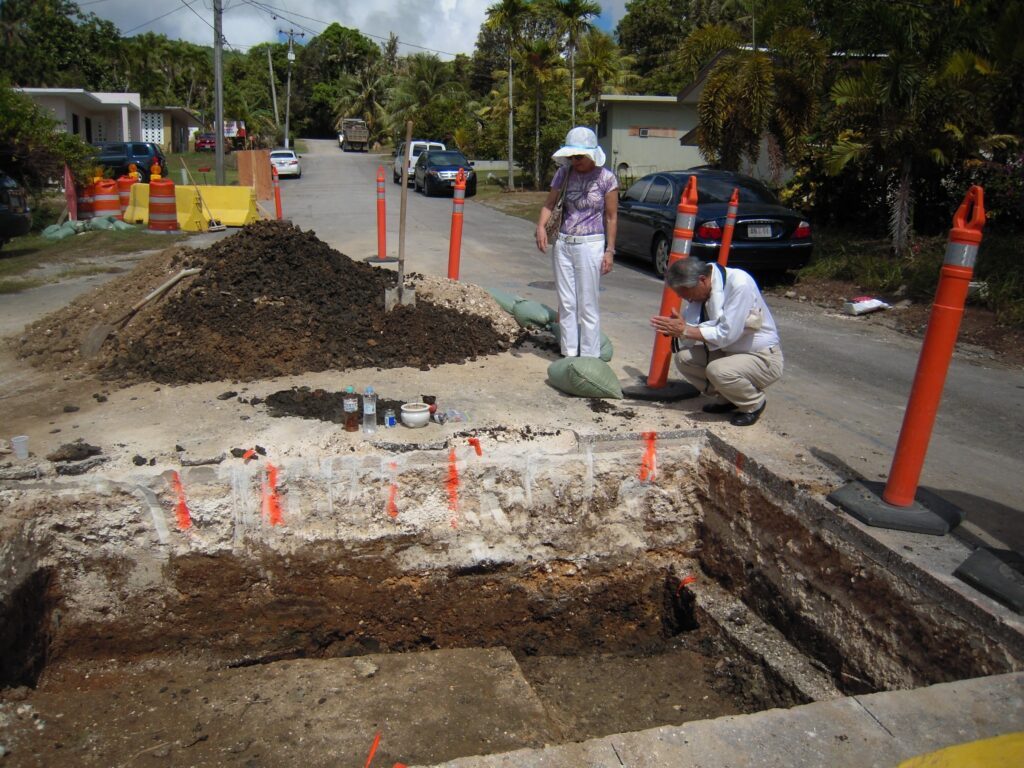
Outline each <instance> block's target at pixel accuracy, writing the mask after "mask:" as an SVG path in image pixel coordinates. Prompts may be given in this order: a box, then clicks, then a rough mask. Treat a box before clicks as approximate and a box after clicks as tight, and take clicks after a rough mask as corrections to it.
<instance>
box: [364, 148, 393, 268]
mask: <svg viewBox="0 0 1024 768" xmlns="http://www.w3.org/2000/svg"><path fill="white" fill-rule="evenodd" d="M386 186H387V185H386V184H385V183H384V166H383V165H381V166H378V167H377V254H376V255H375V256H367V257H366V258H365V259H363V261H365V262H367V263H368V264H390V263H393V262H396V261H398V259H396V258H395V257H393V256H391V257H389V256H388V239H387V226H388V217H387V208H386V201H385V197H384V190H385V188H386Z"/></svg>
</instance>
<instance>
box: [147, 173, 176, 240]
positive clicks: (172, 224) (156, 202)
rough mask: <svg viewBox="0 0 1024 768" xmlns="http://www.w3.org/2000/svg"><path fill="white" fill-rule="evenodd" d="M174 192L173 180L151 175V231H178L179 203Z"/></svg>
mask: <svg viewBox="0 0 1024 768" xmlns="http://www.w3.org/2000/svg"><path fill="white" fill-rule="evenodd" d="M157 167H158V166H157ZM174 194H175V193H174V182H173V181H171V180H170V179H160V178H158V179H153V177H150V181H149V230H150V231H151V232H177V231H178V204H177V201H176V200H175V197H174Z"/></svg>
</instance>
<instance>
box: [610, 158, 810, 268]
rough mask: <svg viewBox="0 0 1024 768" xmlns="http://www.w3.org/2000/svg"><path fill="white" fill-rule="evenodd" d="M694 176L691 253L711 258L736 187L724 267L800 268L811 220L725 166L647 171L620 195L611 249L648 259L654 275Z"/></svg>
mask: <svg viewBox="0 0 1024 768" xmlns="http://www.w3.org/2000/svg"><path fill="white" fill-rule="evenodd" d="M691 176H696V177H697V221H696V223H695V225H694V232H693V244H692V250H691V254H692V255H693V256H696V257H698V258H700V259H703V260H704V261H716V260H717V259H718V251H719V248H720V247H721V244H722V235H723V234H724V232H725V220H726V213H727V211H728V208H729V198H730V197H732V191H733V189H734V188H738V189H739V193H740V203H739V212H738V214H737V216H736V228H735V229H734V231H733V237H732V247H731V248H730V249H729V266H730V267H740V268H741V269H745V270H747V271H748V272H756V273H759V274H764V273H768V272H781V271H783V270H787V269H799V268H800V267H803V266H805V265H806V264H807V262H808V261H809V260H810V258H811V249H812V247H813V244H812V241H811V225H810V223H808V221H807V219H805V218H804V217H803V215H802V214H801V213H800V212H799V211H794V210H791V209H789V208H785V207H783V206H781V205H779V201H778V200H777V199H776V197H775V195H773V194H772V193H771V192H770V191H769V190H768V188H767V187H765V186H764V185H763V184H761V182H759V181H757V180H756V179H752V178H750V177H749V176H744V175H742V174H739V173H732V172H730V171H715V170H708V169H691V170H689V171H663V172H659V173H651V174H648V175H647V176H644V177H643V178H642V179H640V180H639V181H637V182H636V183H635V184H633V185H632V186H631V187H629V189H627V190H626V191H625V192H624V193H623V194H622V196H621V197H620V199H619V226H618V234H617V235H616V238H615V248H616V250H617V251H619V252H621V253H628V254H632V255H634V256H641V257H646V258H649V259H650V260H651V263H652V264H653V266H654V271H655V272H656V273H657V274H658V277H663V276H664V274H665V269H666V268H667V267H668V257H669V252H670V250H671V248H672V230H673V229H674V228H675V222H676V211H677V209H678V207H679V198H680V196H681V195H682V193H683V190H684V189H686V185H687V183H688V182H689V180H690V177H691Z"/></svg>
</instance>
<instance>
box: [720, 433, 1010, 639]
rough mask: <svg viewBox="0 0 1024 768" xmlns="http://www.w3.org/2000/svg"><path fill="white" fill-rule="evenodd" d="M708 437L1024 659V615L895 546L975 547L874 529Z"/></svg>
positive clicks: (956, 557)
mask: <svg viewBox="0 0 1024 768" xmlns="http://www.w3.org/2000/svg"><path fill="white" fill-rule="evenodd" d="M706 439H707V444H708V446H709V447H710V448H711V449H712V450H713V451H715V452H716V453H717V454H718V455H719V456H720V457H721V458H722V460H723V461H725V462H726V463H728V464H732V465H733V466H735V467H737V472H738V473H739V472H742V473H743V474H746V475H747V476H748V477H749V478H750V479H751V480H753V481H755V482H756V483H758V484H760V485H762V486H763V487H765V488H766V489H768V490H769V491H770V492H771V493H772V494H773V495H774V496H775V497H776V498H777V499H779V500H780V501H782V502H784V503H785V505H786V506H788V507H789V508H790V509H793V510H795V511H798V512H799V513H800V514H801V515H802V516H804V517H805V518H806V519H807V520H808V521H810V522H812V523H813V524H815V525H818V526H820V527H821V529H822V530H825V531H828V532H829V533H831V534H832V535H834V536H836V537H838V538H839V539H841V540H842V541H845V542H846V543H847V544H849V545H851V546H854V547H856V548H857V549H858V550H859V551H860V552H861V553H862V554H863V555H864V556H866V557H867V558H869V559H870V560H872V561H873V562H874V563H875V564H877V565H878V566H880V567H882V568H884V569H886V570H888V571H889V572H890V573H892V574H894V575H895V576H897V577H898V578H900V579H901V580H903V581H904V582H906V583H907V584H908V585H909V586H911V587H912V588H914V589H915V590H917V591H919V592H920V593H921V594H923V595H924V596H926V597H928V598H929V599H930V600H933V601H934V602H935V603H936V604H938V605H941V606H943V608H944V609H946V610H949V611H950V612H952V613H954V614H956V615H958V616H960V617H961V618H963V619H964V620H965V621H967V622H968V623H970V624H971V625H973V626H976V627H978V628H979V629H981V630H983V631H984V632H985V633H987V634H990V635H991V636H992V637H994V638H996V639H997V640H999V642H1001V643H1003V644H1004V646H1005V647H1006V648H1007V651H1008V653H1009V655H1012V656H1014V657H1016V658H1024V620H1022V619H1021V617H1020V616H1018V615H1016V614H1014V613H1013V612H1012V611H1011V610H1009V609H1008V608H1006V607H1005V606H1003V605H1001V604H999V603H998V602H997V601H995V600H993V599H991V598H989V597H987V596H986V595H984V594H982V593H981V592H979V591H977V590H975V589H973V588H972V587H971V586H970V585H968V584H966V583H964V582H962V581H961V580H960V579H958V578H956V577H954V575H953V571H952V569H950V570H948V571H945V570H934V569H932V568H929V567H925V565H923V564H920V563H916V562H912V561H911V560H909V559H908V557H907V555H906V554H905V553H904V552H902V551H900V550H897V549H895V548H894V545H899V546H900V547H901V548H902V546H903V545H904V544H905V543H907V542H910V543H914V544H918V543H919V542H921V541H922V539H924V540H927V544H928V545H929V546H932V547H935V548H939V549H942V550H943V551H944V552H945V554H946V557H947V558H948V559H951V560H953V561H954V562H961V561H962V560H963V559H964V558H966V557H967V556H968V555H969V554H970V551H969V550H968V549H967V548H966V547H965V546H964V545H963V544H962V543H961V542H959V541H958V540H957V539H955V538H953V537H950V536H946V537H935V536H929V535H927V534H911V533H905V532H901V531H888V530H885V529H876V528H872V527H871V526H868V525H865V524H863V523H861V522H859V521H857V520H855V519H854V518H852V517H850V516H849V515H847V514H846V513H845V512H844V511H843V510H842V509H840V508H839V507H838V506H836V505H834V504H832V503H831V502H829V501H828V500H827V499H826V498H825V497H824V496H822V495H819V494H815V493H811V492H810V491H807V490H804V489H801V488H799V487H798V486H797V485H796V484H794V483H793V482H792V481H790V480H788V479H786V478H783V477H781V476H779V475H778V474H776V473H775V472H773V471H772V470H770V469H768V468H767V467H765V466H764V465H763V464H761V463H760V462H759V461H758V460H757V459H756V458H753V457H751V456H748V455H746V454H744V453H743V452H741V451H740V450H739V449H737V448H736V447H735V446H733V445H731V444H729V443H727V442H726V441H725V440H723V439H722V438H721V437H719V436H718V435H717V434H715V433H714V432H713V431H711V430H706Z"/></svg>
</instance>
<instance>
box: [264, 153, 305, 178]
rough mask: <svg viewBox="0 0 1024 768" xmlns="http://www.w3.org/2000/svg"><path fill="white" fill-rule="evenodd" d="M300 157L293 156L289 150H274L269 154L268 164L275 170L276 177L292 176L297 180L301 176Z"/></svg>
mask: <svg viewBox="0 0 1024 768" xmlns="http://www.w3.org/2000/svg"><path fill="white" fill-rule="evenodd" d="M300 157H302V155H297V154H295V152H294V151H293V150H291V149H275V150H273V151H272V152H271V153H270V164H271V165H273V166H274V167H275V168H277V175H278V176H294V177H295V178H297V179H298V178H300V177H301V176H302V164H301V163H300V162H299V158H300Z"/></svg>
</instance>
